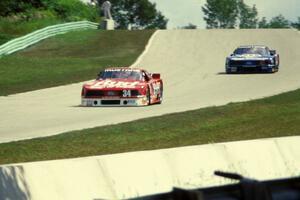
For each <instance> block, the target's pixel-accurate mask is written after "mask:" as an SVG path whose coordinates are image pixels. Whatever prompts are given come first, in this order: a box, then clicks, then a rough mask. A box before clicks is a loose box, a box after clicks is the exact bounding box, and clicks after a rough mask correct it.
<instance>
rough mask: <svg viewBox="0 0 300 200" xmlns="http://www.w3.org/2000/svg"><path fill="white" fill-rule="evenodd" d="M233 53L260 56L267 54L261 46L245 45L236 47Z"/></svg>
mask: <svg viewBox="0 0 300 200" xmlns="http://www.w3.org/2000/svg"><path fill="white" fill-rule="evenodd" d="M234 54H238V55H243V54H259V55H262V56H266V55H268V52H267V50H266V49H265V48H263V47H246V48H237V49H236V50H235V51H234Z"/></svg>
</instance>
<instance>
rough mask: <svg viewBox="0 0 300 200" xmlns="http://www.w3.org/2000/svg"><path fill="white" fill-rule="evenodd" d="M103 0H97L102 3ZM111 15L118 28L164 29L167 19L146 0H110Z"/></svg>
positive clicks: (154, 5)
mask: <svg viewBox="0 0 300 200" xmlns="http://www.w3.org/2000/svg"><path fill="white" fill-rule="evenodd" d="M104 1H105V0H98V4H99V5H102V3H103V2H104ZM110 2H111V4H112V16H113V18H114V20H115V21H116V22H117V28H119V29H127V28H129V27H130V28H132V29H156V28H159V29H165V28H166V26H167V23H168V20H167V19H166V18H165V17H164V16H163V15H162V13H161V12H159V11H157V10H156V4H154V3H151V2H149V1H148V0H110Z"/></svg>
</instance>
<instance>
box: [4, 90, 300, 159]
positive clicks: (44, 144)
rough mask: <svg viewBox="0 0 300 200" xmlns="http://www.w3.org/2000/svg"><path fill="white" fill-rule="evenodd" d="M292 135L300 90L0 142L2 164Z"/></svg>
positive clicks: (299, 117) (298, 120)
mask: <svg viewBox="0 0 300 200" xmlns="http://www.w3.org/2000/svg"><path fill="white" fill-rule="evenodd" d="M161 106H163V104H162V105H161ZM292 135H300V90H296V91H293V92H288V93H285V94H280V95H277V96H273V97H268V98H265V99H260V100H254V101H250V102H244V103H233V104H229V105H226V106H220V107H210V108H204V109H198V110H194V111H188V112H183V113H176V114H168V115H164V116H160V117H152V118H148V119H141V120H137V121H133V122H127V123H122V124H118V125H111V126H103V127H98V128H92V129H86V130H81V131H74V132H69V133H65V134H61V135H57V136H51V137H46V138H38V139H31V140H24V141H18V142H11V143H5V144H0V163H1V164H4V163H16V162H28V161H38V160H51V159H63V158H73V157H82V156H92V155H102V154H112V153H120V152H129V151H139V150H150V149H160V148H169V147H179V146H186V145H198V144H206V143H216V142H228V141H236V140H248V139H258V138H269V137H281V136H292Z"/></svg>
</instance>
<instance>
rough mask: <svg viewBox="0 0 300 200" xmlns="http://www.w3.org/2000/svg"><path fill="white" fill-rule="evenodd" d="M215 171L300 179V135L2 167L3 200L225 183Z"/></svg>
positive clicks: (114, 195) (125, 194)
mask: <svg viewBox="0 0 300 200" xmlns="http://www.w3.org/2000/svg"><path fill="white" fill-rule="evenodd" d="M214 170H223V171H229V172H237V173H241V174H242V175H245V176H249V177H252V178H256V179H260V180H266V179H274V178H281V177H289V176H299V175H300V136H297V137H286V138H276V139H263V140H251V141H242V142H229V143H220V144H207V145H199V146H189V147H181V148H172V149H162V150H154V151H141V152H131V153H122V154H114V155H104V156H94V157H86V158H77V159H66V160H55V161H44V162H33V163H21V164H12V165H2V166H0V199H5V200H10V199H14V200H24V199H33V200H44V199H45V200H48V199H49V200H50V199H51V200H52V199H56V200H68V199H70V200H75V199H78V200H82V199H90V200H97V199H122V198H131V197H136V196H141V195H147V194H153V193H160V192H167V191H170V190H171V189H172V187H173V186H177V187H184V188H197V187H206V186H212V185H220V184H226V183H229V182H230V181H228V180H226V179H223V178H220V177H215V176H214V175H213V172H214Z"/></svg>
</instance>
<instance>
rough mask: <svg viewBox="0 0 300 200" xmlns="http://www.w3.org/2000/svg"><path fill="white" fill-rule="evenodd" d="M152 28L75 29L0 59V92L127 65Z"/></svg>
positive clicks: (66, 81)
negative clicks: (129, 29)
mask: <svg viewBox="0 0 300 200" xmlns="http://www.w3.org/2000/svg"><path fill="white" fill-rule="evenodd" d="M153 32H154V31H153V30H145V31H102V30H85V31H75V32H70V33H67V34H63V35H58V36H56V37H53V38H50V39H47V40H44V41H42V42H40V43H38V44H36V45H34V46H32V47H29V48H27V49H25V50H23V51H20V52H18V53H15V54H13V55H9V56H5V57H3V58H1V59H0V96H3V95H9V94H14V93H19V92H25V91H32V90H36V89H42V88H48V87H53V86H58V85H64V84H70V83H75V82H80V81H86V80H89V79H93V78H95V77H96V75H97V74H98V73H99V71H100V70H101V69H103V68H105V67H107V66H129V65H130V64H131V63H133V62H134V61H135V60H136V58H137V57H138V56H139V55H140V54H141V53H142V51H143V50H144V48H145V45H146V43H147V41H148V40H149V38H150V36H151V35H152V33H153Z"/></svg>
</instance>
